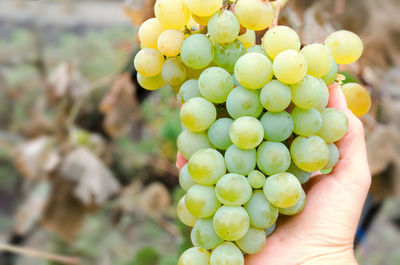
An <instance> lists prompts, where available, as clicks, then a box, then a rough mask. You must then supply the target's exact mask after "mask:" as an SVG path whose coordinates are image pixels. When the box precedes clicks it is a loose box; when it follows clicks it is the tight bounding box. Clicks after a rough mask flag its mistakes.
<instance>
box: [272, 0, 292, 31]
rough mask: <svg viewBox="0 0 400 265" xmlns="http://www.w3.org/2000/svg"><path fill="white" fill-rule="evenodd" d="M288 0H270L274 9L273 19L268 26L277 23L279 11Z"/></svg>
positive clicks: (273, 25)
mask: <svg viewBox="0 0 400 265" xmlns="http://www.w3.org/2000/svg"><path fill="white" fill-rule="evenodd" d="M288 1H289V0H276V1H273V2H271V5H272V7H273V8H274V9H275V13H274V20H273V22H272V24H271V26H270V28H272V27H275V26H277V25H278V19H279V13H280V12H281V10H282V9H283V7H284V6H285V5H286V4H287V2H288Z"/></svg>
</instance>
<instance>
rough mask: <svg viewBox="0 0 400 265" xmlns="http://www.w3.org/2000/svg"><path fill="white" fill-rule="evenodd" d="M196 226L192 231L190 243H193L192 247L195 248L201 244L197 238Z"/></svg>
mask: <svg viewBox="0 0 400 265" xmlns="http://www.w3.org/2000/svg"><path fill="white" fill-rule="evenodd" d="M196 230H197V229H196V226H194V227H193V228H192V231H190V241H191V242H192V245H193V246H194V247H200V244H199V243H198V242H197V238H196Z"/></svg>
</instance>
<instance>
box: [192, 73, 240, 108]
mask: <svg viewBox="0 0 400 265" xmlns="http://www.w3.org/2000/svg"><path fill="white" fill-rule="evenodd" d="M234 85H235V84H234V82H233V79H232V76H231V75H230V74H229V73H228V72H227V71H226V70H225V69H223V68H220V67H210V68H207V69H206V70H204V72H203V73H202V74H201V75H200V78H199V90H200V93H201V94H202V95H203V97H205V98H206V99H208V100H209V101H210V102H213V103H223V102H225V101H226V98H227V97H228V94H229V92H230V91H231V90H232V89H233V86H234Z"/></svg>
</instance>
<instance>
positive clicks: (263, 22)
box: [235, 0, 275, 31]
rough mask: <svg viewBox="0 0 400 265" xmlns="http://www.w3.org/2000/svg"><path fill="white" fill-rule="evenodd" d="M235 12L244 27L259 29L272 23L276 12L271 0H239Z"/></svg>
mask: <svg viewBox="0 0 400 265" xmlns="http://www.w3.org/2000/svg"><path fill="white" fill-rule="evenodd" d="M235 13H236V16H237V17H238V19H239V22H240V24H241V25H242V26H243V27H245V28H247V29H251V30H256V31H258V30H263V29H266V28H268V27H269V26H270V25H271V24H272V21H273V19H274V13H275V12H274V8H273V7H272V5H271V4H270V3H269V1H263V0H239V1H238V2H237V4H236V6H235Z"/></svg>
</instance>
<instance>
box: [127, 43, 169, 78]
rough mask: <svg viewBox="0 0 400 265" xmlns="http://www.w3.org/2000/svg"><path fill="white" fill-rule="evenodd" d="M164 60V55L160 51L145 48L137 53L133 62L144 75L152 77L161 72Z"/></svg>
mask: <svg viewBox="0 0 400 265" xmlns="http://www.w3.org/2000/svg"><path fill="white" fill-rule="evenodd" d="M164 61H165V60H164V56H163V55H162V54H161V53H160V52H159V51H157V50H154V49H151V48H144V49H142V50H140V51H139V52H138V53H137V54H136V56H135V59H134V61H133V62H134V65H135V69H136V70H137V71H138V72H139V73H140V74H141V75H142V76H146V77H151V76H156V75H158V74H160V73H161V69H162V67H163V64H164Z"/></svg>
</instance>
